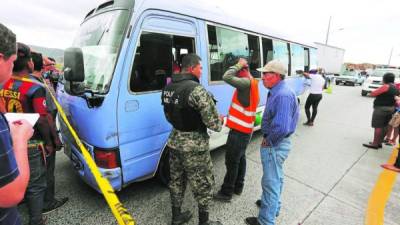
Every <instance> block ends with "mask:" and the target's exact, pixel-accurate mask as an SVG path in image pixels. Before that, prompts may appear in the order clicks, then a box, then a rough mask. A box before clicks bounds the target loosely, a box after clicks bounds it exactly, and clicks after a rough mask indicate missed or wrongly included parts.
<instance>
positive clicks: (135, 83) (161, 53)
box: [129, 31, 195, 92]
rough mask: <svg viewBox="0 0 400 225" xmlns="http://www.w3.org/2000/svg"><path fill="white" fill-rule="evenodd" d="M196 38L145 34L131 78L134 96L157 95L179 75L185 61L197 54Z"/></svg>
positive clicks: (138, 48) (141, 39) (143, 34)
mask: <svg viewBox="0 0 400 225" xmlns="http://www.w3.org/2000/svg"><path fill="white" fill-rule="evenodd" d="M194 47H195V46H194V38H191V37H183V36H176V35H170V34H159V33H154V32H147V31H143V32H142V34H141V36H140V41H139V43H138V45H137V48H136V53H135V60H134V63H133V69H132V74H131V77H130V85H129V86H130V90H131V91H133V92H147V91H158V90H161V89H162V88H164V86H165V85H167V84H168V83H169V82H170V81H171V75H172V73H178V72H180V63H181V60H182V57H183V56H184V55H185V54H187V53H193V52H194Z"/></svg>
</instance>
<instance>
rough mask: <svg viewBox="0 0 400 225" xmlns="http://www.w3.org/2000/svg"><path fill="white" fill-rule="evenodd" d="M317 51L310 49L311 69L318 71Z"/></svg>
mask: <svg viewBox="0 0 400 225" xmlns="http://www.w3.org/2000/svg"><path fill="white" fill-rule="evenodd" d="M317 65H318V62H317V49H315V48H311V49H310V69H317Z"/></svg>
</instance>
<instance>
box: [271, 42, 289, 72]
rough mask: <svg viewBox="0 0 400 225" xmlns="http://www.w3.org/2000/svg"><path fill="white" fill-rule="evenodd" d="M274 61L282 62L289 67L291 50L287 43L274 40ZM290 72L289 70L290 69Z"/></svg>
mask: <svg viewBox="0 0 400 225" xmlns="http://www.w3.org/2000/svg"><path fill="white" fill-rule="evenodd" d="M273 47H274V59H277V60H279V61H281V62H282V63H283V64H284V65H286V67H287V68H288V67H289V49H288V45H287V43H286V42H283V41H278V40H274V41H273ZM288 71H289V68H288Z"/></svg>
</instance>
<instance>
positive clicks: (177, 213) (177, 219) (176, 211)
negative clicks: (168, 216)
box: [171, 207, 192, 225]
mask: <svg viewBox="0 0 400 225" xmlns="http://www.w3.org/2000/svg"><path fill="white" fill-rule="evenodd" d="M191 218H192V213H191V212H190V211H185V212H181V208H178V207H172V223H171V224H172V225H181V224H184V223H186V222H188V221H189V220H190V219H191Z"/></svg>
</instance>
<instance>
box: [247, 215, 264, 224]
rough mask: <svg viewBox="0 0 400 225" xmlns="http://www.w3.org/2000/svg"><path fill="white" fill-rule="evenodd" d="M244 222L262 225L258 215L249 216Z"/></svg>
mask: <svg viewBox="0 0 400 225" xmlns="http://www.w3.org/2000/svg"><path fill="white" fill-rule="evenodd" d="M244 222H246V224H247V225H261V223H260V222H258V219H257V217H247V218H246V219H245V220H244Z"/></svg>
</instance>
